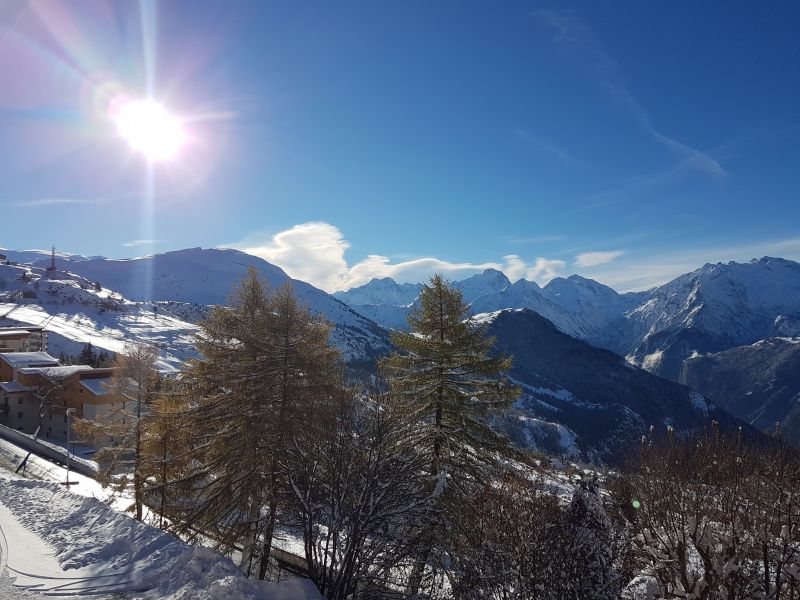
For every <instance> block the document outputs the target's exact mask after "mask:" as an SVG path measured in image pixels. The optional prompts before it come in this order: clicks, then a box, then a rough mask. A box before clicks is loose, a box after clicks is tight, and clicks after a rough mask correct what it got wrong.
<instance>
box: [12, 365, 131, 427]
mask: <svg viewBox="0 0 800 600" xmlns="http://www.w3.org/2000/svg"><path fill="white" fill-rule="evenodd" d="M113 375H114V369H112V368H105V369H95V368H92V367H89V366H86V365H61V364H59V362H58V360H56V359H55V358H53V357H52V356H50V355H48V354H47V353H45V352H8V353H0V424H2V425H5V426H6V427H11V428H13V429H16V430H18V431H22V432H24V433H30V434H33V433H38V436H39V437H40V438H41V439H50V440H54V441H65V440H66V439H67V424H68V423H67V421H68V420H67V409H68V408H74V409H75V416H76V417H78V418H81V419H93V420H94V419H97V418H98V417H99V416H101V415H102V414H104V413H105V412H107V411H110V410H111V409H112V408H113V407H114V406H116V405H117V404H119V403H120V402H122V400H123V399H122V398H121V397H120V396H119V395H118V394H116V393H114V392H113V391H112V389H111V386H112V378H113Z"/></svg>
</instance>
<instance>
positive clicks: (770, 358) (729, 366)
mask: <svg viewBox="0 0 800 600" xmlns="http://www.w3.org/2000/svg"><path fill="white" fill-rule="evenodd" d="M681 381H682V382H683V383H685V384H686V385H689V386H691V387H693V388H694V389H696V390H697V391H699V392H701V393H702V394H704V395H706V396H707V397H708V398H711V399H712V400H714V401H715V402H716V403H717V404H718V405H719V406H721V407H722V408H724V409H725V410H727V411H728V412H730V413H731V414H733V415H735V416H737V417H739V418H740V419H742V420H744V421H747V422H748V423H750V424H752V425H753V426H755V427H757V428H759V429H761V430H764V431H774V430H775V424H776V423H780V424H781V429H782V432H783V435H784V436H785V437H786V439H788V440H790V441H791V442H793V443H795V444H800V338H770V339H767V340H762V341H759V342H756V343H755V344H750V345H747V346H738V347H736V348H731V349H729V350H724V351H722V352H715V353H713V354H706V355H702V356H701V355H698V356H695V357H692V358H688V359H687V360H685V361H684V363H683V370H682V372H681Z"/></svg>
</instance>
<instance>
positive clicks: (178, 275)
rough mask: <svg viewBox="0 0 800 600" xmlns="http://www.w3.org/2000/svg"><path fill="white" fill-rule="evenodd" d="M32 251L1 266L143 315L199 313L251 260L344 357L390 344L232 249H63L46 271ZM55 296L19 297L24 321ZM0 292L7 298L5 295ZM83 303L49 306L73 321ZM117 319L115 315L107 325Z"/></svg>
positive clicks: (340, 308) (37, 317) (317, 294)
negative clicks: (314, 319)
mask: <svg viewBox="0 0 800 600" xmlns="http://www.w3.org/2000/svg"><path fill="white" fill-rule="evenodd" d="M33 258H36V259H37V260H36V261H35V262H34V264H33V265H32V266H13V265H6V266H5V267H6V268H8V269H22V270H23V271H24V270H25V269H27V270H29V271H30V272H31V273H32V274H33V277H34V278H35V279H36V280H39V279H41V280H42V281H43V282H47V285H48V286H49V285H50V284H52V283H53V280H54V279H59V280H61V279H63V280H66V281H73V282H74V281H78V280H79V281H80V283H77V284H75V285H77V286H78V287H79V288H86V289H85V290H84V293H86V294H89V295H90V296H93V295H94V292H93V289H94V287H95V286H96V284H100V286H101V288H102V289H103V290H106V291H107V293H108V294H111V295H113V296H114V297H115V298H118V299H119V302H121V303H122V304H123V305H125V306H128V307H129V310H133V307H137V306H139V307H146V308H142V310H140V311H139V313H140V315H139V316H138V317H137V318H141V319H146V318H148V317H145V316H141V315H145V314H148V313H152V307H153V305H154V304H155V305H156V306H158V307H159V308H157V313H158V311H159V309H160V314H157V315H156V317H157V318H160V317H161V316H162V315H163V316H164V317H166V316H168V315H175V316H176V321H181V319H180V318H184V319H186V318H192V317H193V316H196V317H201V316H202V315H203V313H204V309H203V307H206V306H209V305H215V304H223V303H224V302H225V301H226V298H227V296H228V294H229V293H230V291H231V290H232V289H233V286H234V285H236V283H238V282H239V281H240V280H241V279H242V278H243V277H244V276H245V275H246V273H247V269H248V268H249V267H254V268H255V269H256V270H257V271H258V272H259V273H260V274H261V275H262V276H263V277H264V278H265V279H266V280H267V281H268V282H269V284H270V285H271V286H273V287H277V286H281V285H283V284H285V283H289V284H290V285H291V286H292V287H293V288H294V291H295V294H296V295H297V297H298V299H299V300H300V301H301V302H302V303H303V304H305V305H306V306H307V307H308V308H309V309H310V310H311V311H313V312H316V313H319V314H321V315H323V316H324V317H325V318H326V319H328V320H329V321H331V322H332V323H333V324H334V330H333V332H332V334H331V338H332V341H333V343H334V344H335V345H336V346H337V347H338V348H340V350H341V351H342V353H343V356H344V357H345V359H346V360H348V361H349V362H351V363H352V364H353V365H354V366H358V365H359V364H361V363H364V364H365V365H368V364H370V363H372V362H374V360H375V359H376V358H377V357H379V356H381V355H382V354H385V353H386V352H387V351H388V350H389V347H390V344H389V340H388V333H387V332H386V330H384V329H383V328H382V327H381V326H379V325H377V324H376V323H374V322H373V321H371V320H369V319H367V318H365V317H364V316H362V315H360V314H358V313H356V312H355V311H353V310H352V309H351V308H350V307H348V306H347V305H346V304H344V303H343V302H341V301H339V300H337V299H336V298H334V297H333V296H331V295H330V294H327V293H326V292H323V291H322V290H319V289H317V288H315V287H314V286H312V285H310V284H308V283H305V282H303V281H299V280H295V279H291V278H290V277H289V276H288V275H287V274H286V273H285V272H284V271H283V270H281V269H280V268H278V267H276V266H275V265H272V264H270V263H268V262H266V261H265V260H263V259H261V258H258V257H255V256H251V255H249V254H245V253H244V252H240V251H238V250H220V249H201V248H192V249H188V250H179V251H175V252H166V253H163V254H156V255H153V256H147V257H142V258H132V259H126V260H112V259H107V258H92V259H87V258H85V257H79V258H76V259H74V260H73V259H72V258H71V257H70V256H68V255H62V256H57V258H56V266H57V268H58V271H56V274H55V275H53V276H51V277H46V274H47V272H46V271H45V269H44V267H45V266H46V265H48V264H49V259H44V260H42V259H41V255H39V254H38V253H37V254H34V256H33ZM20 262H21V261H20ZM11 280H14V281H18V280H19V275H18V274H17V276H12V277H11ZM70 285H72V284H70ZM111 290H113V293H112V292H111ZM10 291H11V290H10ZM59 296H60V294H59V293H49V292H48V293H47V295H42V294H37V296H36V299H35V300H36V302H34V303H33V305H32V304H31V303H30V302H29V303H28V304H27V305H26V306H27V308H26V309H25V311H27V312H24V314H25V316H26V317H28V318H29V320H28V322H33V323H34V324H38V323H39V322H41V321H43V320H44V319H45V318H47V316H48V315H49V316H53V315H51V313H52V312H53V311H52V310H50V308H49V307H50V306H51V305H52V303H51V302H50V299H57V298H58V297H59ZM7 298H8V299H11V298H10V297H8V295H7ZM29 300H30V299H29ZM57 303H58V302H57ZM93 303H94V299H91V301H89V305H93ZM60 304H62V305H63V304H64V303H60ZM31 310H33V311H36V314H30V311H31ZM86 310H88V309H87V307H86V305H84V304H81V303H78V306H77V307H75V308H74V309H72V310H68V311H65V312H58V313H57V314H58V315H63V318H64V319H66V320H67V321H70V320H71V321H75V317H76V316H77V315H78V314H84V313H85V312H86ZM15 311H16V312H15V315H16V316H21V315H22V314H23V312H20V308H17V309H15ZM115 314H122V313H121V312H119V311H118V312H116V313H109V315H115ZM125 314H128V313H125ZM1 315H2V313H0V316H1ZM109 315H106V317H105V318H106V319H108V318H109ZM85 316H86V318H87V323H89V322H92V323H96V324H102V326H101V325H98V326H100V328H101V329H107V327H108V326H110V324H109V325H106V324H105V321H103V320H100V321H98V320H97V318H96V317H97V315H94V314H86V315H85ZM178 317H180V318H178ZM54 318H55V316H54ZM58 318H61V317H58ZM17 320H19V321H23V320H24V319H22V318H18V319H17ZM118 321H119V320H115V326H116V324H117V322H118ZM123 321H124V319H123ZM52 322H54V321H50V323H52ZM181 323H183V324H184V325H187V326H189V328H190V329H192V330H193V328H194V326H193V325H191V323H184V322H183V321H181ZM176 326H177V325H176ZM187 331H188V330H187ZM88 335H89V333H88V332H84V333H83V334H81V335H80V336H78V335H77V334H76V336H77V337H78V338H80V341H83V338H84V337H86V336H88ZM189 337H190V336H189ZM86 341H88V340H86ZM98 342H99V343H97V344H96V345H97V346H99V347H101V348H108V349H110V350H114V351H117V350H118V349H117V348H109V347H108V346H109V343H108V342H103V341H102V340H98ZM92 343H93V344H94V343H95V342H92ZM104 344H105V345H104Z"/></svg>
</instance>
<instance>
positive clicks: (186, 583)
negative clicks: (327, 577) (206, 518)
mask: <svg viewBox="0 0 800 600" xmlns="http://www.w3.org/2000/svg"><path fill="white" fill-rule="evenodd" d="M0 481H1V482H2V483H0V502H1V503H2V504H3V505H5V507H6V508H7V509H8V510H9V511H10V513H11V514H12V515H13V517H14V518H15V519H16V520H17V521H18V522H19V524H21V525H22V526H24V527H25V528H26V529H27V530H29V531H30V532H32V533H33V534H35V535H36V536H38V537H39V538H41V540H43V541H44V542H45V543H46V544H47V545H49V546H50V547H51V548H52V549H53V550H54V553H55V557H56V559H57V560H58V562H59V564H60V566H61V568H62V569H63V570H64V572H65V574H66V575H67V576H69V574H70V572H74V573H81V574H84V573H87V572H92V573H94V574H95V575H96V576H98V577H99V576H101V577H108V578H110V579H112V580H114V581H116V582H118V586H117V587H116V588H115V589H114V591H117V592H123V591H124V592H129V593H130V592H132V593H133V595H134V597H137V598H164V599H168V600H189V599H192V600H194V599H197V600H223V599H225V600H227V599H233V598H236V599H242V600H250V599H252V600H255V599H264V600H297V599H318V598H320V596H319V594H318V593H317V592H316V590H315V588H314V586H313V584H311V583H310V582H309V581H307V580H293V581H288V582H282V583H280V584H272V583H266V582H260V581H254V580H248V579H246V578H245V577H244V575H243V574H242V573H241V571H240V570H239V569H238V568H237V567H236V566H235V565H234V564H233V562H231V561H230V560H229V559H227V558H225V557H223V556H221V555H219V554H218V553H216V552H214V551H213V550H211V549H208V548H204V547H195V546H191V545H188V544H186V543H184V542H182V541H180V540H178V539H177V538H175V537H174V536H172V535H170V534H168V533H165V532H163V531H161V530H159V529H156V528H153V527H150V526H148V525H145V524H144V523H141V522H139V521H136V520H134V519H132V518H130V517H128V516H126V515H124V514H121V513H118V512H115V511H114V510H112V509H111V508H109V507H108V506H106V505H104V504H103V503H101V502H99V501H97V500H95V499H93V498H86V497H82V496H78V495H76V494H73V493H70V492H68V491H65V490H64V489H63V487H61V486H60V485H57V484H54V483H49V482H43V481H30V480H25V479H17V478H13V476H10V475H9V477H5V476H2V475H0ZM9 546H10V549H9V552H10V554H13V552H14V549H13V540H9ZM35 568H36V566H35V564H31V565H30V567H29V570H31V571H35ZM109 591H110V590H109Z"/></svg>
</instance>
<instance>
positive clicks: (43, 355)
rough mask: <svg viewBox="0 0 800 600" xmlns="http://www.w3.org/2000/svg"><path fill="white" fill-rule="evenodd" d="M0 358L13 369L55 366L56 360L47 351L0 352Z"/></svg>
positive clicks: (56, 364)
mask: <svg viewBox="0 0 800 600" xmlns="http://www.w3.org/2000/svg"><path fill="white" fill-rule="evenodd" d="M0 360H2V361H3V362H5V363H6V364H8V365H11V366H12V367H14V368H15V369H18V368H23V367H57V366H58V360H57V359H55V358H53V357H52V356H50V355H49V354H48V353H47V352H0Z"/></svg>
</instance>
